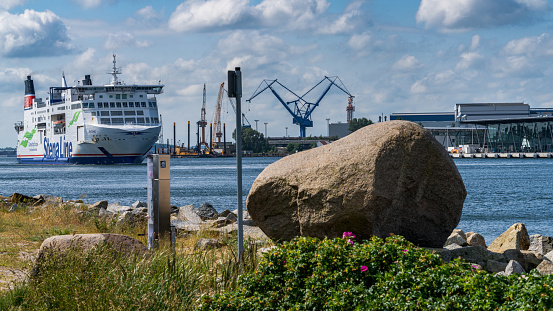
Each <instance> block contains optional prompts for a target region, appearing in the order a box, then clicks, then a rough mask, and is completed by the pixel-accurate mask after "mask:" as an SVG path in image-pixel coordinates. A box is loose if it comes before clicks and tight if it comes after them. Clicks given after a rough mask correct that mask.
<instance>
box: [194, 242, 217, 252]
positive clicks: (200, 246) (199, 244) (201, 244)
mask: <svg viewBox="0 0 553 311" xmlns="http://www.w3.org/2000/svg"><path fill="white" fill-rule="evenodd" d="M221 247H223V244H222V243H221V242H220V241H219V240H217V239H199V240H198V242H196V246H195V247H194V249H195V250H198V249H199V250H206V249H215V248H221Z"/></svg>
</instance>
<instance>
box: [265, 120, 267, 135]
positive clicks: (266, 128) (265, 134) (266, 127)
mask: <svg viewBox="0 0 553 311" xmlns="http://www.w3.org/2000/svg"><path fill="white" fill-rule="evenodd" d="M265 138H267V122H265Z"/></svg>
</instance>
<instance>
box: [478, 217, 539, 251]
mask: <svg viewBox="0 0 553 311" xmlns="http://www.w3.org/2000/svg"><path fill="white" fill-rule="evenodd" d="M529 247H530V237H529V236H528V231H526V227H525V226H524V224H522V223H516V224H514V225H512V226H511V227H510V228H509V229H507V231H505V232H503V233H502V234H501V235H500V236H499V237H497V239H495V240H494V241H493V242H492V244H491V245H490V246H489V247H488V249H489V250H490V251H492V252H497V253H502V252H503V251H505V250H508V249H518V250H527V249H528V248H529Z"/></svg>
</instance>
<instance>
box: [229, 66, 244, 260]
mask: <svg viewBox="0 0 553 311" xmlns="http://www.w3.org/2000/svg"><path fill="white" fill-rule="evenodd" d="M228 78H229V93H230V94H229V96H232V97H236V188H237V191H236V192H237V200H238V258H239V260H240V262H242V261H243V259H244V225H243V216H242V214H243V212H242V122H241V121H242V106H241V103H240V98H241V97H242V73H241V72H240V67H236V68H235V71H234V72H233V71H229V72H228Z"/></svg>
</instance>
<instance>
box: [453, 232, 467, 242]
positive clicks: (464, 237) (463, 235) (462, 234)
mask: <svg viewBox="0 0 553 311" xmlns="http://www.w3.org/2000/svg"><path fill="white" fill-rule="evenodd" d="M454 234H458V235H460V236H461V237H462V238H463V239H464V240H466V239H467V235H466V234H465V232H464V231H463V230H461V229H453V231H452V232H451V234H450V235H454Z"/></svg>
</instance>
